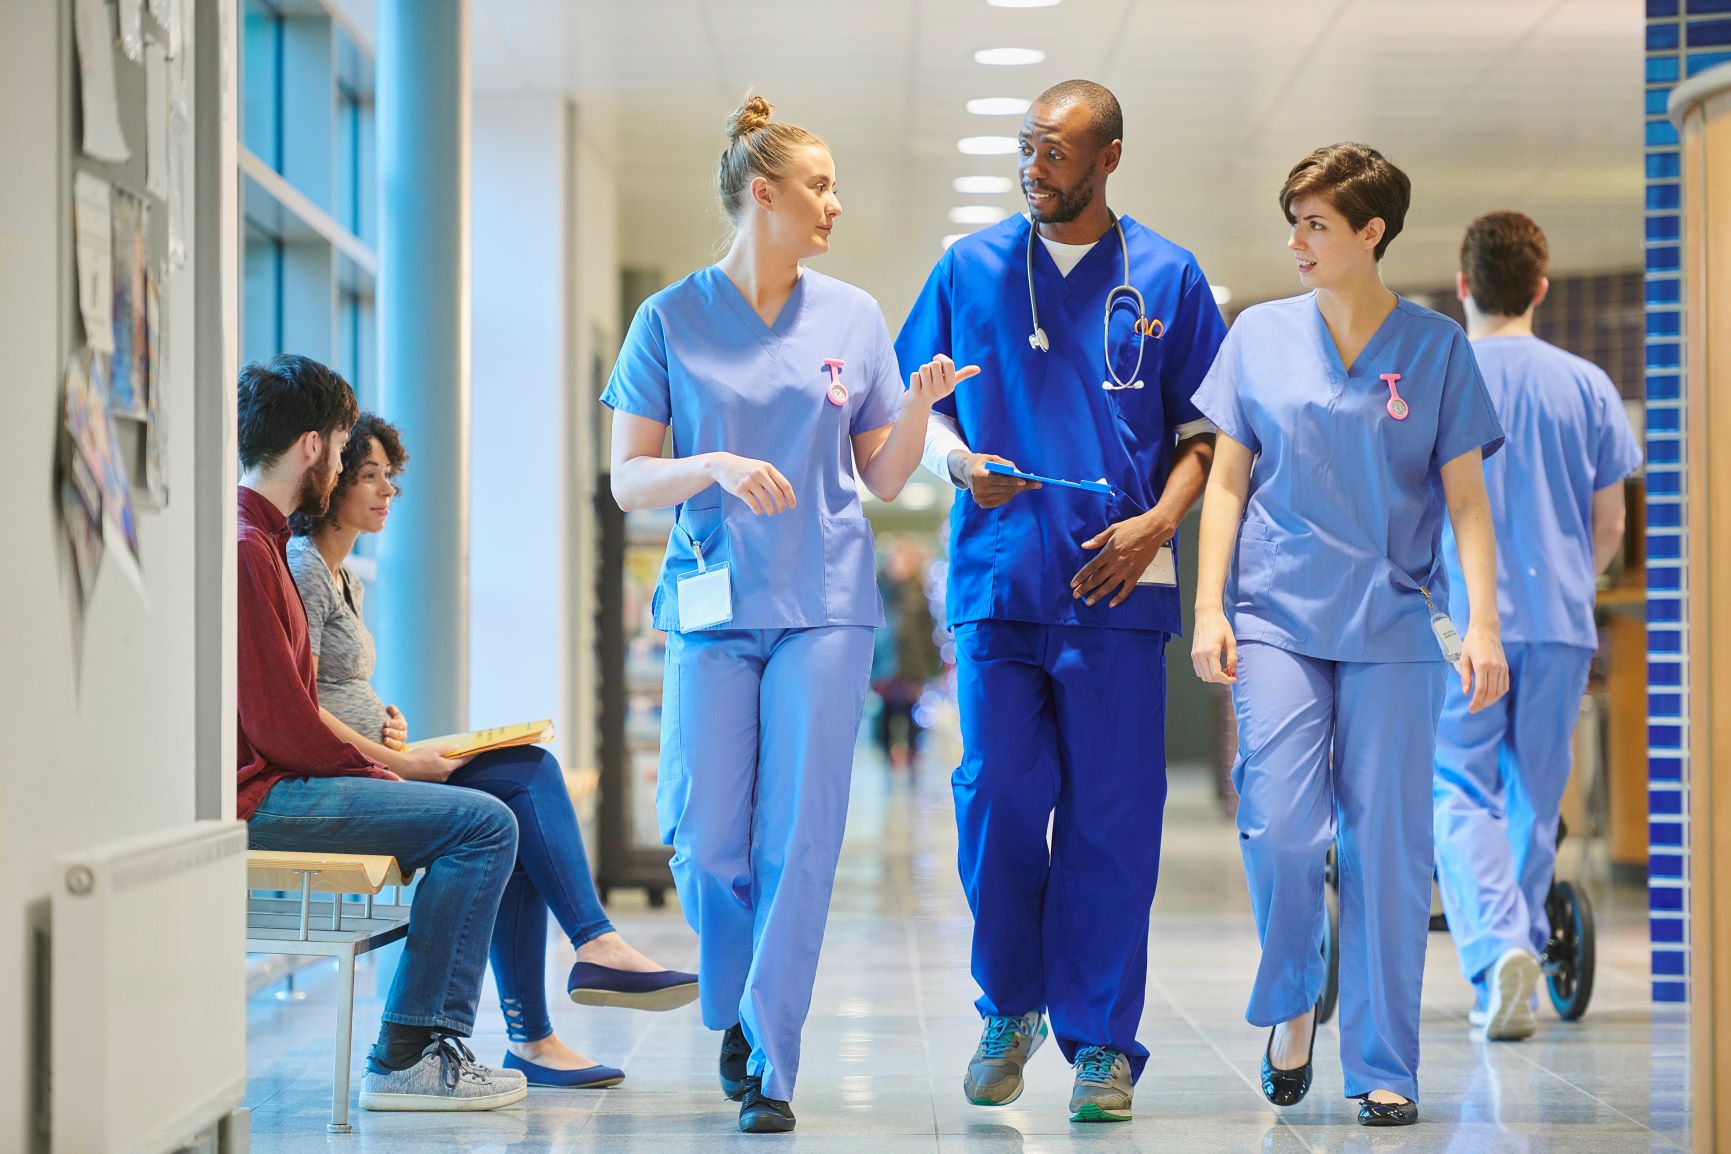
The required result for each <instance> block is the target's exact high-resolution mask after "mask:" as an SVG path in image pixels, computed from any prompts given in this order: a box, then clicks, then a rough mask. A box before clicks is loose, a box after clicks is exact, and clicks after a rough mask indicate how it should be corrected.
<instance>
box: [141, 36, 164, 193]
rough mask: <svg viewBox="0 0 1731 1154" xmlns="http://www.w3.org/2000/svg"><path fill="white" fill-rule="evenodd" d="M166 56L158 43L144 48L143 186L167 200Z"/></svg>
mask: <svg viewBox="0 0 1731 1154" xmlns="http://www.w3.org/2000/svg"><path fill="white" fill-rule="evenodd" d="M168 103H169V95H168V58H167V56H165V55H164V54H163V49H162V46H161V45H160V44H147V45H145V47H144V188H145V191H146V192H148V193H150V195H151V196H154V197H156V198H157V199H158V200H167V199H168Z"/></svg>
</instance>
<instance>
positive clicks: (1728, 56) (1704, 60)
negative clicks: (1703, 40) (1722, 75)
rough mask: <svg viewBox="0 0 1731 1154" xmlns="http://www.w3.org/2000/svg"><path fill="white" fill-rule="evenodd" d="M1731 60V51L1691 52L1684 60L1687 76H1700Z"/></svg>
mask: <svg viewBox="0 0 1731 1154" xmlns="http://www.w3.org/2000/svg"><path fill="white" fill-rule="evenodd" d="M1727 60H1731V52H1691V53H1690V54H1689V55H1688V56H1687V57H1686V58H1685V59H1684V61H1683V74H1684V75H1685V76H1698V75H1700V74H1701V73H1703V72H1705V71H1707V70H1708V69H1709V68H1717V67H1718V66H1719V65H1721V64H1723V63H1725V62H1726V61H1727Z"/></svg>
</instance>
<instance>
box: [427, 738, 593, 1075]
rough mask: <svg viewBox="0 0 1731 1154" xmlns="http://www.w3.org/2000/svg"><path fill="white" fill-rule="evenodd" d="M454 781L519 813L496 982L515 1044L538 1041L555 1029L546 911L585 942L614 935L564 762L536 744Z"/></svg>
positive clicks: (574, 939) (497, 929)
mask: <svg viewBox="0 0 1731 1154" xmlns="http://www.w3.org/2000/svg"><path fill="white" fill-rule="evenodd" d="M450 783H451V784H452V785H460V786H463V787H465V788H466V789H471V790H479V791H480V792H482V793H486V794H490V795H492V796H493V797H496V798H498V799H499V800H500V801H502V802H504V803H505V804H506V805H508V806H510V807H511V812H512V813H513V814H515V815H516V816H517V864H516V868H514V869H513V870H512V871H511V880H510V881H509V882H507V883H506V885H505V897H504V900H503V901H501V902H500V903H499V920H498V922H497V924H495V925H494V927H493V948H492V955H493V980H494V981H496V982H497V983H498V984H499V1002H500V1004H501V1005H502V1006H503V1007H504V1010H505V1030H506V1033H507V1034H508V1035H509V1036H510V1039H511V1040H512V1041H513V1042H535V1041H539V1040H540V1039H542V1038H545V1037H546V1036H547V1035H549V1034H551V1033H552V1032H553V1020H552V1018H550V1017H548V1014H547V978H546V973H547V911H548V910H549V909H551V910H552V911H553V916H554V917H555V918H557V919H558V921H559V928H560V929H561V930H563V931H564V933H565V936H566V937H568V938H570V939H571V944H572V945H573V946H581V945H582V944H583V943H584V942H587V941H592V940H593V939H595V938H598V937H600V936H601V935H602V934H605V933H611V932H612V930H613V923H611V922H609V921H608V920H607V914H606V913H605V912H604V911H603V910H602V909H601V899H600V898H599V897H598V896H597V895H596V893H595V881H594V879H593V878H592V877H591V876H590V873H589V856H588V854H587V853H585V852H584V850H583V835H582V833H581V832H579V831H578V829H577V814H576V811H575V810H573V809H572V808H571V795H570V793H568V792H567V791H566V789H565V775H564V774H563V773H562V772H560V769H559V761H558V759H557V758H555V757H554V756H553V755H552V754H551V753H548V752H547V751H546V750H545V749H542V748H540V747H538V746H532V745H531V746H518V747H516V748H514V749H499V750H494V751H493V752H492V753H483V754H481V756H479V757H477V758H475V760H473V761H471V762H469V764H467V765H465V766H463V767H462V768H461V769H459V770H457V772H455V773H453V774H452V775H451V779H450Z"/></svg>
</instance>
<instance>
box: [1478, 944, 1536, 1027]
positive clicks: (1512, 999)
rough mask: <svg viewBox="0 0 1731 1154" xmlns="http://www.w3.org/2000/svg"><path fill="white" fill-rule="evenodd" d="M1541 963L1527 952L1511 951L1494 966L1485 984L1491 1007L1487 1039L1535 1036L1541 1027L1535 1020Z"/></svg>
mask: <svg viewBox="0 0 1731 1154" xmlns="http://www.w3.org/2000/svg"><path fill="white" fill-rule="evenodd" d="M1539 977H1540V973H1539V963H1538V960H1537V959H1536V958H1534V957H1533V955H1532V954H1530V953H1528V952H1527V951H1526V950H1521V949H1514V950H1509V951H1507V952H1506V953H1504V954H1503V956H1502V957H1500V958H1498V959H1497V962H1496V965H1494V966H1492V967H1491V972H1490V976H1489V978H1488V979H1487V981H1486V982H1485V985H1486V986H1488V987H1489V988H1490V1005H1489V1006H1488V1007H1486V1012H1485V1039H1486V1040H1487V1041H1491V1042H1515V1041H1519V1040H1520V1039H1522V1038H1530V1037H1532V1035H1533V1033H1534V1031H1536V1030H1537V1029H1538V1028H1539V1023H1538V1020H1537V1019H1536V1018H1534V1017H1533V991H1534V990H1535V989H1536V988H1537V987H1538V984H1539Z"/></svg>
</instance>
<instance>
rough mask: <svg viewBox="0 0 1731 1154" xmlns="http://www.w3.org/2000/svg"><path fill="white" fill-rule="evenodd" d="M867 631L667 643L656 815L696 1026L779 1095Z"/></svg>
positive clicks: (800, 1014) (844, 796)
mask: <svg viewBox="0 0 1731 1154" xmlns="http://www.w3.org/2000/svg"><path fill="white" fill-rule="evenodd" d="M873 632H874V631H873V630H872V629H870V628H866V627H863V626H854V625H835V626H824V627H819V628H812V629H776V630H710V631H701V632H693V633H678V632H675V633H670V634H668V636H667V665H666V674H665V689H664V691H663V694H662V704H661V770H660V777H659V780H658V782H657V785H656V811H657V815H658V817H659V820H660V824H661V836H662V840H663V841H664V842H665V843H666V844H668V845H670V846H672V847H673V861H672V867H673V878H674V883H675V885H676V886H677V887H678V890H679V902H680V905H681V907H682V908H683V909H684V911H685V919H686V921H687V922H688V923H690V925H691V928H692V929H693V930H695V931H696V932H697V936H698V971H699V982H698V991H699V994H698V1000H699V1006H700V1009H701V1010H702V1016H703V1024H704V1025H705V1026H708V1027H709V1028H710V1029H712V1030H725V1029H727V1028H728V1027H730V1026H733V1025H734V1024H736V1023H737V1024H738V1025H739V1026H740V1028H741V1029H743V1030H744V1032H745V1037H746V1041H747V1042H749V1043H750V1044H751V1057H750V1059H749V1060H748V1062H747V1068H748V1072H749V1073H751V1074H754V1075H757V1076H758V1077H760V1078H762V1079H763V1094H764V1096H765V1097H768V1098H775V1099H779V1100H781V1101H789V1100H791V1099H792V1098H793V1089H794V1082H795V1080H796V1078H797V1075H798V1072H799V1058H800V1030H801V1028H802V1027H803V1026H804V1024H805V1018H806V1014H807V1012H808V1011H809V1010H810V1008H811V990H812V983H813V981H814V980H815V978H816V976H817V961H818V952H819V950H820V949H821V948H822V945H823V932H824V924H825V922H826V921H827V919H828V917H829V900H830V892H831V890H832V889H833V888H834V885H835V870H836V861H837V859H838V858H839V857H840V856H841V842H842V832H843V828H844V827H845V825H846V823H847V801H848V786H849V783H850V780H851V778H852V775H853V751H854V742H855V740H856V739H857V738H858V736H859V726H860V717H861V715H862V713H863V712H864V709H865V694H866V681H867V678H868V677H869V675H870V672H871V655H872V637H873Z"/></svg>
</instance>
